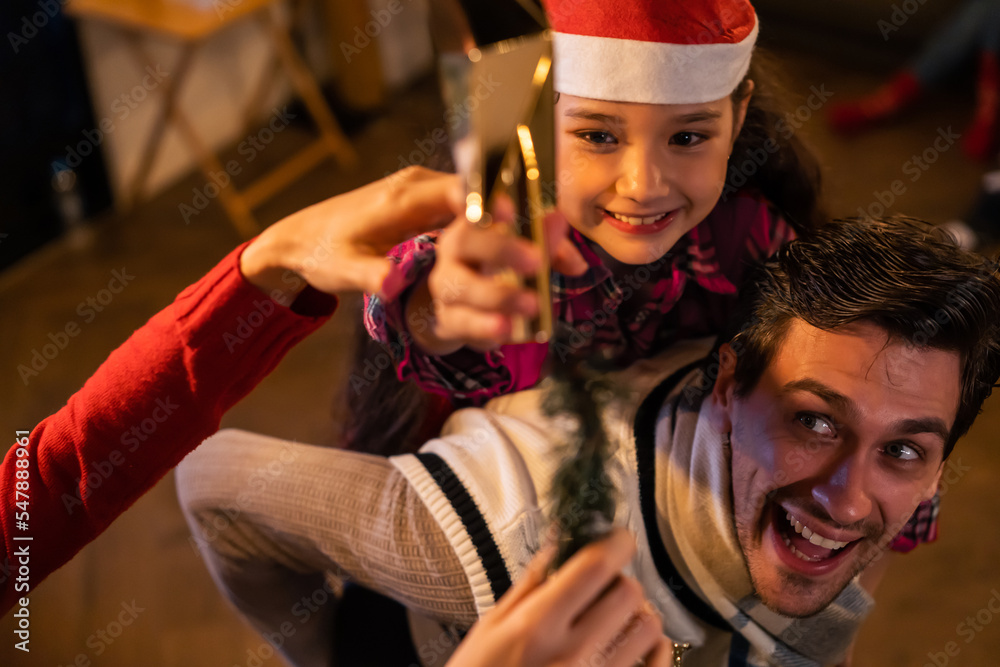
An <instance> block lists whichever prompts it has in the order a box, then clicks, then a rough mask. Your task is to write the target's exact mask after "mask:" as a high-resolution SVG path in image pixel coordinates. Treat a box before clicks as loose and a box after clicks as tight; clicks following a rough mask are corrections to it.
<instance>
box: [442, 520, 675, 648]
mask: <svg viewBox="0 0 1000 667" xmlns="http://www.w3.org/2000/svg"><path fill="white" fill-rule="evenodd" d="M634 553H635V542H634V541H633V538H632V537H631V536H630V535H629V533H628V532H626V531H625V530H622V529H616V530H615V531H613V532H612V533H611V534H610V535H609V536H608V537H607V538H605V539H603V540H601V541H599V542H595V543H593V544H590V545H588V546H587V547H585V548H584V549H582V550H580V552H579V553H577V554H576V555H575V556H573V558H571V559H570V560H569V561H568V562H567V563H566V565H564V566H563V567H562V568H560V569H559V570H558V571H556V572H555V573H553V574H551V575H549V576H548V577H546V575H545V573H546V570H547V568H548V567H549V564H550V563H551V561H552V557H553V555H554V550H552V549H544V550H542V552H540V553H539V554H538V555H537V556H535V558H534V559H533V560H532V561H531V563H530V564H529V565H528V568H527V569H526V570H525V573H524V575H523V576H522V578H521V579H520V580H519V581H518V582H517V583H516V584H515V585H514V586H513V587H512V588H511V589H510V590H509V591H508V592H507V594H506V595H504V596H503V598H502V599H501V600H500V602H499V604H497V606H496V608H495V609H494V610H493V611H491V612H490V613H488V614H486V615H485V616H483V618H482V619H480V620H479V622H478V623H476V625H475V626H473V628H472V631H471V632H470V633H469V635H468V637H466V639H465V641H464V642H462V645H461V646H460V647H459V648H458V650H457V651H456V652H455V654H454V655H453V656H452V658H451V660H450V661H449V662H448V667H480V666H483V667H486V666H487V665H488V666H490V667H497V666H501V667H505V666H508V665H509V666H510V667H514V666H517V667H556V666H557V665H579V664H592V663H591V660H592V659H593V658H595V657H597V656H601V657H602V660H601V664H604V665H608V666H613V667H619V666H621V667H629V666H631V665H634V664H635V663H636V662H637V661H638V660H643V659H644V660H645V664H646V665H649V666H654V665H658V666H664V667H665V666H666V665H668V664H669V661H670V659H671V652H672V646H671V643H670V641H669V640H668V639H667V638H666V637H664V636H663V634H662V631H661V627H662V625H661V621H660V617H659V616H658V615H657V613H656V612H655V611H653V610H652V609H651V608H650V606H649V604H648V602H646V600H645V598H644V597H643V593H642V587H641V586H640V585H639V583H638V582H637V581H636V580H634V579H632V578H629V577H625V576H623V575H622V574H621V569H622V567H624V566H625V565H626V564H627V563H628V562H629V561H630V560H631V558H632V556H633V554H634ZM595 664H596V663H595Z"/></svg>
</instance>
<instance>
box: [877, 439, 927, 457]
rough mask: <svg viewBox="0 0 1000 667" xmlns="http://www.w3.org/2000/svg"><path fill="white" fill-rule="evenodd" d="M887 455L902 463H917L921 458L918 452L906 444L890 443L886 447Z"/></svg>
mask: <svg viewBox="0 0 1000 667" xmlns="http://www.w3.org/2000/svg"><path fill="white" fill-rule="evenodd" d="M885 453H886V454H888V455H889V456H891V457H892V458H894V459H899V460H900V461H915V460H917V459H919V458H920V454H919V453H918V452H917V450H915V449H914V448H913V447H910V446H909V445H907V444H906V443H904V442H890V443H889V444H888V445H886V446H885Z"/></svg>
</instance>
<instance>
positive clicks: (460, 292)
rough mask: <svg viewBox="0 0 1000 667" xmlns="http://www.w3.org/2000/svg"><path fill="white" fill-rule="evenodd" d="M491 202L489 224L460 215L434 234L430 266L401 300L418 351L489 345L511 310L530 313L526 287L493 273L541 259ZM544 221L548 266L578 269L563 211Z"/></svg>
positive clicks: (502, 338) (503, 335) (531, 296)
mask: <svg viewBox="0 0 1000 667" xmlns="http://www.w3.org/2000/svg"><path fill="white" fill-rule="evenodd" d="M498 209H499V210H496V211H494V212H493V213H494V222H493V223H492V224H491V225H490V226H489V227H487V228H485V229H484V228H481V227H479V226H478V225H475V224H472V223H470V222H469V221H468V220H466V219H465V217H464V216H463V217H459V218H457V219H456V220H455V221H454V222H452V223H451V225H449V226H448V228H447V229H445V230H444V232H443V233H442V234H441V237H440V238H439V239H438V246H437V258H436V260H435V264H434V268H433V269H431V272H430V275H429V276H428V279H427V281H426V282H424V283H421V284H419V285H417V286H416V287H415V288H414V290H413V293H412V294H411V296H410V299H409V301H408V302H407V304H406V317H407V322H408V323H409V329H410V331H411V332H412V334H413V337H414V340H416V342H417V344H418V345H419V346H420V348H421V349H422V350H423V351H424V352H426V353H428V354H434V355H444V354H450V353H451V352H454V351H456V350H458V349H459V348H461V347H464V346H469V347H472V348H473V349H476V350H489V349H493V348H496V347H498V346H500V345H502V344H503V343H505V342H507V341H508V339H509V338H510V334H511V327H512V318H513V317H514V316H525V317H533V316H534V315H536V314H537V313H538V298H537V296H536V295H535V293H534V292H533V291H531V290H528V289H520V288H518V287H516V286H513V285H511V284H509V283H508V282H507V281H502V280H498V279H497V277H496V274H497V273H499V272H500V271H502V270H504V269H512V270H513V271H514V272H515V273H517V274H518V275H520V276H530V275H532V274H534V273H535V272H536V271H537V270H538V267H539V266H540V265H541V262H542V256H541V253H540V251H539V249H538V248H537V247H536V246H535V245H533V244H532V243H530V242H529V241H527V240H525V239H523V238H518V237H517V236H515V235H513V234H511V233H509V231H508V230H507V229H506V227H507V226H508V225H510V224H512V223H511V222H510V220H511V218H512V217H513V216H512V212H511V211H510V210H509V205H507V206H505V205H501V206H500V207H498ZM545 222H546V233H547V239H546V240H547V241H548V247H549V248H550V249H552V250H551V252H550V256H551V257H550V259H551V262H552V267H553V268H554V269H555V270H557V271H560V272H562V273H565V274H568V275H579V274H582V273H583V272H584V271H586V270H587V264H586V262H585V261H584V259H583V257H582V256H581V255H580V253H579V251H578V250H577V249H576V247H575V246H574V245H573V244H572V243H571V242H570V240H569V238H568V236H567V232H568V230H569V224H568V223H567V222H566V218H565V217H563V216H562V215H561V214H560V213H551V214H549V215H548V216H547V217H546V220H545ZM419 320H422V321H419Z"/></svg>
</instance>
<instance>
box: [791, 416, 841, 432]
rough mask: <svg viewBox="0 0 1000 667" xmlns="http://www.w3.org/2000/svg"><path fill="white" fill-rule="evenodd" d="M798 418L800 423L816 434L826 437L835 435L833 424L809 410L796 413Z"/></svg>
mask: <svg viewBox="0 0 1000 667" xmlns="http://www.w3.org/2000/svg"><path fill="white" fill-rule="evenodd" d="M798 420H799V423H800V424H802V425H803V426H805V427H806V428H807V429H809V430H810V431H812V432H813V433H815V434H817V435H821V436H823V437H826V438H830V437H833V436H835V435H837V432H836V431H835V430H834V428H833V425H832V424H831V423H830V422H828V421H827V420H825V419H823V418H822V417H820V416H819V415H814V414H812V413H810V412H803V413H801V414H799V415H798Z"/></svg>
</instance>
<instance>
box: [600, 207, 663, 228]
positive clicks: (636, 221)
mask: <svg viewBox="0 0 1000 667" xmlns="http://www.w3.org/2000/svg"><path fill="white" fill-rule="evenodd" d="M608 213H611V211H608ZM611 215H613V216H614V217H615V218H617V219H618V220H621V221H622V222H627V223H628V224H630V225H632V226H634V227H638V226H639V225H651V224H653V223H654V222H659V221H660V220H663V218H665V217H667V214H666V213H660V214H659V215H654V216H651V217H648V218H635V217H632V216H630V215H621V214H619V213H611Z"/></svg>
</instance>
